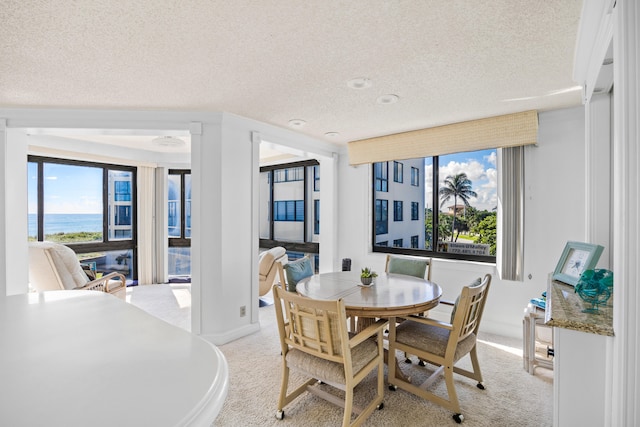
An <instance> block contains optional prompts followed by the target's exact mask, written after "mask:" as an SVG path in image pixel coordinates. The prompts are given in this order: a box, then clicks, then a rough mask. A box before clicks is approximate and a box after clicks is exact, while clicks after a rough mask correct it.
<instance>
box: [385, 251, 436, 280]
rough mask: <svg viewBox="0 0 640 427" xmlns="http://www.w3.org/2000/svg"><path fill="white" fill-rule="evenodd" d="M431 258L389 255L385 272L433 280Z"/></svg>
mask: <svg viewBox="0 0 640 427" xmlns="http://www.w3.org/2000/svg"><path fill="white" fill-rule="evenodd" d="M431 266H432V259H431V258H421V257H408V256H399V255H390V254H387V261H386V263H385V266H384V271H385V272H387V273H393V274H405V275H407V276H414V277H417V278H419V279H427V280H429V281H430V280H431Z"/></svg>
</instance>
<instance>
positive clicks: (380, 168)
mask: <svg viewBox="0 0 640 427" xmlns="http://www.w3.org/2000/svg"><path fill="white" fill-rule="evenodd" d="M373 175H374V181H375V189H376V191H383V192H387V191H388V189H389V182H388V181H389V178H388V176H389V162H382V163H374V164H373Z"/></svg>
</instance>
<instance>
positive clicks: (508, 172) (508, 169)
mask: <svg viewBox="0 0 640 427" xmlns="http://www.w3.org/2000/svg"><path fill="white" fill-rule="evenodd" d="M497 252H498V253H497V255H496V262H497V267H498V275H499V277H500V278H501V279H502V280H517V281H522V280H524V270H523V268H524V147H511V148H501V149H498V251H497Z"/></svg>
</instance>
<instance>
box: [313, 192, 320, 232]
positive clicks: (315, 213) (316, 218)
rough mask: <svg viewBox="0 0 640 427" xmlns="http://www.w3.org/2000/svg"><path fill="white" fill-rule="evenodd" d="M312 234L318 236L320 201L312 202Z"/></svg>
mask: <svg viewBox="0 0 640 427" xmlns="http://www.w3.org/2000/svg"><path fill="white" fill-rule="evenodd" d="M313 234H320V200H317V199H316V200H314V201H313Z"/></svg>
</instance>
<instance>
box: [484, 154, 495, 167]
mask: <svg viewBox="0 0 640 427" xmlns="http://www.w3.org/2000/svg"><path fill="white" fill-rule="evenodd" d="M484 158H485V160H486V161H487V162H489V163H491V164H492V165H493V166H495V165H496V162H497V161H498V152H497V151H492V152H491V154H489V155H488V156H484Z"/></svg>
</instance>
